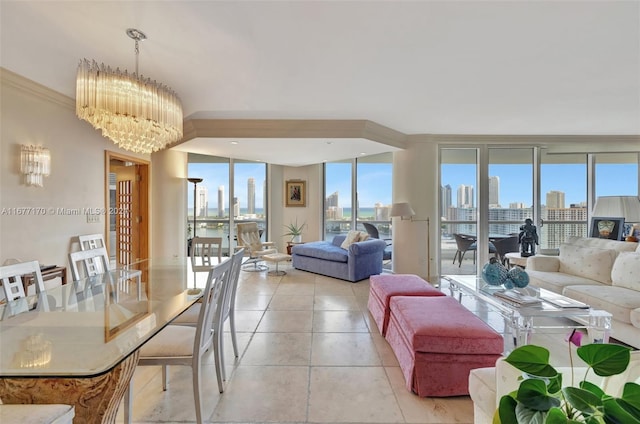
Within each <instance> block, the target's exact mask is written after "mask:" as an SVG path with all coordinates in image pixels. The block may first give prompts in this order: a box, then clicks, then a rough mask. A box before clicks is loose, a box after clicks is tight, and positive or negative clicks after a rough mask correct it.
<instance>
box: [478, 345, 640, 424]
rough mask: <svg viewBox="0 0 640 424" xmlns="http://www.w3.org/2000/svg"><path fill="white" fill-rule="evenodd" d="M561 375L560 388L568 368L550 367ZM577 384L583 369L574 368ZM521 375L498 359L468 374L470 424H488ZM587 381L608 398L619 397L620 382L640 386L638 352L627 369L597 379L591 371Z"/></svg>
mask: <svg viewBox="0 0 640 424" xmlns="http://www.w3.org/2000/svg"><path fill="white" fill-rule="evenodd" d="M554 368H556V370H558V372H560V373H562V375H563V377H564V378H563V379H562V382H563V385H564V386H567V385H571V368H569V367H554ZM573 371H574V375H575V376H576V377H575V378H576V381H574V384H576V385H577V383H578V381H580V379H582V378H583V376H584V375H585V371H586V368H582V367H576V368H574V370H573ZM521 377H522V372H520V371H518V370H517V369H516V368H514V367H512V366H511V365H509V364H508V363H507V362H505V361H504V360H503V358H500V359H498V361H497V362H496V366H495V367H490V368H476V369H474V370H472V371H471V373H470V374H469V395H470V396H471V400H473V422H474V424H491V423H492V419H493V414H494V413H495V411H496V409H497V408H498V403H499V402H500V398H501V397H502V396H504V395H506V394H509V393H511V392H512V391H514V390H517V389H518V387H519V386H520V383H521V381H522V380H521ZM588 380H589V381H590V382H592V383H594V384H596V385H598V386H599V387H600V388H601V389H602V390H604V392H605V393H607V394H609V395H611V396H620V395H621V394H622V389H623V387H624V383H626V382H629V381H634V382H636V383H639V384H640V351H634V352H631V361H630V362H629V366H628V367H627V369H626V370H625V371H624V372H623V373H622V374H618V375H614V376H611V377H598V376H597V375H595V374H594V373H593V372H590V373H589V378H588Z"/></svg>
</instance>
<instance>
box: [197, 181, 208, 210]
mask: <svg viewBox="0 0 640 424" xmlns="http://www.w3.org/2000/svg"><path fill="white" fill-rule="evenodd" d="M208 197H209V196H208V192H207V188H206V187H205V186H200V187H198V188H197V193H196V211H195V213H196V215H197V216H199V217H201V218H204V217H206V216H208V215H209V199H208Z"/></svg>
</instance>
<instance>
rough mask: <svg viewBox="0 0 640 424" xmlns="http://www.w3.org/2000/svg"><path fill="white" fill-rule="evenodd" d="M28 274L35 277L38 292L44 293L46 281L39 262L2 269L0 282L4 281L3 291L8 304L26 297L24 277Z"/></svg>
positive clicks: (22, 263) (23, 263)
mask: <svg viewBox="0 0 640 424" xmlns="http://www.w3.org/2000/svg"><path fill="white" fill-rule="evenodd" d="M27 274H33V275H34V276H35V279H34V280H35V282H36V292H37V293H41V292H43V291H44V281H43V279H42V273H41V272H40V264H39V263H38V261H30V262H20V263H17V264H11V265H4V266H1V267H0V281H2V289H3V291H4V297H5V299H6V300H7V302H10V301H12V300H15V299H19V298H22V297H25V296H26V293H25V291H24V285H23V281H22V277H23V276H24V275H27Z"/></svg>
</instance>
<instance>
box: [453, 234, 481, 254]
mask: <svg viewBox="0 0 640 424" xmlns="http://www.w3.org/2000/svg"><path fill="white" fill-rule="evenodd" d="M453 238H454V239H455V240H456V246H457V247H458V250H460V251H462V252H464V251H467V250H469V248H470V247H471V245H472V244H473V243H475V242H476V239H475V237H470V236H466V235H464V234H454V235H453Z"/></svg>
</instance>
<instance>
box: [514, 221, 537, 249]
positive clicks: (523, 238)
mask: <svg viewBox="0 0 640 424" xmlns="http://www.w3.org/2000/svg"><path fill="white" fill-rule="evenodd" d="M518 242H519V243H520V256H522V257H523V258H526V257H527V256H534V255H535V254H536V244H538V231H537V230H536V226H535V225H533V221H532V220H531V219H530V218H527V219H525V220H524V225H522V226H520V235H519V236H518Z"/></svg>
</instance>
